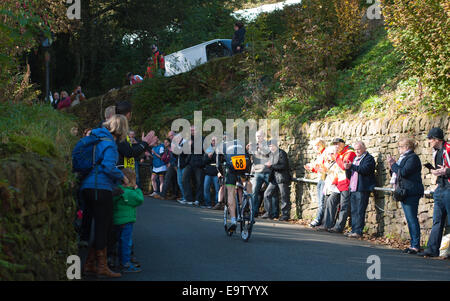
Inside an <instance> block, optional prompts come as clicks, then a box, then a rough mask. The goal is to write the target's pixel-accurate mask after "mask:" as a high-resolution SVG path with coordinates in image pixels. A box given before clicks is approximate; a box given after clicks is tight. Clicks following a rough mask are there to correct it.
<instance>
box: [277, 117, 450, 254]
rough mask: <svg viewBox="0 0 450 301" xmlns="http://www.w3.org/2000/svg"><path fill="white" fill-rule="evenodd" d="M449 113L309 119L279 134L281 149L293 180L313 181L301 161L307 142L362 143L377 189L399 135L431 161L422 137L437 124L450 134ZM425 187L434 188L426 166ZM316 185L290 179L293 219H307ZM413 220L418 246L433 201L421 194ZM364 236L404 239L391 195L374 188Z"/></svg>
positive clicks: (385, 182)
mask: <svg viewBox="0 0 450 301" xmlns="http://www.w3.org/2000/svg"><path fill="white" fill-rule="evenodd" d="M449 119H450V118H449V115H442V116H436V117H430V116H419V117H409V116H404V117H401V118H397V119H392V118H380V119H373V120H342V121H330V122H313V123H309V124H303V125H301V126H299V127H298V128H296V129H290V130H289V131H288V132H290V133H288V134H285V135H284V136H282V137H281V148H282V149H284V150H286V151H287V152H288V155H289V159H290V164H291V172H292V174H293V176H294V177H297V178H303V177H305V178H310V179H315V177H314V175H313V174H310V173H306V172H305V169H304V167H303V166H304V165H305V164H306V163H308V162H310V161H312V160H313V159H314V158H315V157H316V154H315V153H314V150H313V147H312V145H311V142H312V141H313V140H314V139H316V138H318V137H320V138H322V139H323V140H325V141H326V142H327V145H329V144H330V142H331V140H332V139H333V138H335V137H341V138H343V139H344V140H345V141H346V142H347V144H353V143H354V142H356V141H359V140H361V141H363V142H364V143H365V144H366V146H367V150H368V151H369V153H371V154H372V155H373V156H374V158H375V161H376V163H377V166H376V178H377V186H378V187H390V185H389V180H390V174H389V170H388V167H387V166H386V165H385V161H386V157H387V155H388V154H391V155H392V156H394V157H395V158H398V157H399V153H398V149H397V146H398V141H399V139H400V138H402V137H406V136H407V137H411V138H414V139H416V141H417V142H418V148H417V149H416V153H417V154H418V155H419V157H420V159H421V161H422V164H425V163H426V162H430V163H433V162H432V160H433V159H432V158H433V155H432V153H433V151H432V149H431V147H430V144H429V142H428V140H427V139H426V136H427V133H428V131H429V130H430V129H431V128H432V127H436V126H439V127H441V128H442V129H443V130H444V133H445V137H446V138H447V139H449V138H450V123H449ZM422 178H423V184H424V186H425V190H431V191H433V190H434V189H435V187H436V185H435V183H436V177H434V176H433V175H432V174H431V173H430V172H429V171H428V169H426V168H423V169H422ZM316 189H317V187H316V185H315V184H308V183H295V182H294V183H293V184H292V186H291V202H292V208H293V210H292V211H291V214H292V217H293V218H299V219H304V220H312V219H313V218H314V217H315V214H316V210H317V201H316V195H317V192H316V191H317V190H316ZM418 214H419V222H420V226H421V231H422V233H421V234H422V235H421V239H422V244H423V245H424V244H426V241H427V239H428V236H429V233H430V230H431V226H432V222H433V199H432V198H431V197H424V198H422V199H421V200H420V203H419V213H418ZM365 231H367V233H369V234H375V233H376V234H379V235H384V236H393V237H401V238H404V239H409V232H408V226H407V224H406V219H405V217H404V214H403V210H402V208H401V204H400V203H398V202H396V201H395V200H394V199H393V198H392V194H391V193H385V192H375V193H373V194H371V197H370V201H369V206H368V208H367V213H366V228H365Z"/></svg>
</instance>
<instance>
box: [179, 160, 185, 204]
mask: <svg viewBox="0 0 450 301" xmlns="http://www.w3.org/2000/svg"><path fill="white" fill-rule="evenodd" d="M183 173H184V168H178V169H177V182H178V187H179V188H180V191H181V199H183V200H185V198H184V189H183Z"/></svg>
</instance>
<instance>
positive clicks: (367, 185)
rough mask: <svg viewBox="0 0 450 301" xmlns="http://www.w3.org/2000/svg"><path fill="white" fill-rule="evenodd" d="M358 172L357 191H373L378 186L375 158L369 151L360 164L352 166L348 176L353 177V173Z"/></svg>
mask: <svg viewBox="0 0 450 301" xmlns="http://www.w3.org/2000/svg"><path fill="white" fill-rule="evenodd" d="M354 171H356V172H357V173H358V187H357V188H356V191H373V190H374V188H375V186H376V180H375V159H374V158H373V156H372V155H371V154H369V153H367V154H366V155H365V156H364V158H363V159H362V160H361V162H359V165H358V166H356V165H353V164H352V166H351V167H350V169H349V172H348V173H347V178H349V179H350V178H351V175H352V173H353V172H354Z"/></svg>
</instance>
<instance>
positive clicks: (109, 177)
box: [81, 128, 123, 191]
mask: <svg viewBox="0 0 450 301" xmlns="http://www.w3.org/2000/svg"><path fill="white" fill-rule="evenodd" d="M92 133H93V134H94V135H96V136H98V137H100V138H108V139H111V141H101V142H100V143H98V144H97V147H96V150H95V161H96V162H100V163H99V164H98V165H97V167H96V168H94V169H93V170H92V171H91V173H90V174H89V175H88V176H87V177H86V178H85V179H84V180H83V182H82V183H81V190H84V189H102V190H109V191H112V190H113V188H114V187H115V186H117V184H120V181H121V180H122V179H123V173H122V172H121V171H120V170H119V169H118V168H117V167H116V165H117V161H118V160H119V152H118V151H117V145H116V143H115V142H114V137H113V136H112V135H111V133H110V132H109V131H108V130H107V129H106V128H98V129H94V130H92Z"/></svg>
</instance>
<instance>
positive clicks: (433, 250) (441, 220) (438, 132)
mask: <svg viewBox="0 0 450 301" xmlns="http://www.w3.org/2000/svg"><path fill="white" fill-rule="evenodd" d="M427 138H428V141H429V142H430V146H431V147H432V148H433V159H434V160H433V161H434V162H433V163H434V166H432V165H431V164H429V165H427V167H429V168H430V169H431V173H432V174H433V175H434V176H436V177H437V181H436V182H437V185H438V187H437V188H436V190H435V191H434V193H433V198H434V209H433V227H432V228H431V233H430V237H429V239H428V245H427V248H426V249H425V250H424V251H423V252H420V253H418V255H419V256H429V257H437V256H439V246H440V245H441V240H442V232H443V231H444V227H445V220H446V219H447V224H449V225H450V214H449V213H450V143H448V142H445V140H444V132H443V131H442V129H440V128H432V129H431V130H430V131H429V132H428V136H427Z"/></svg>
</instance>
